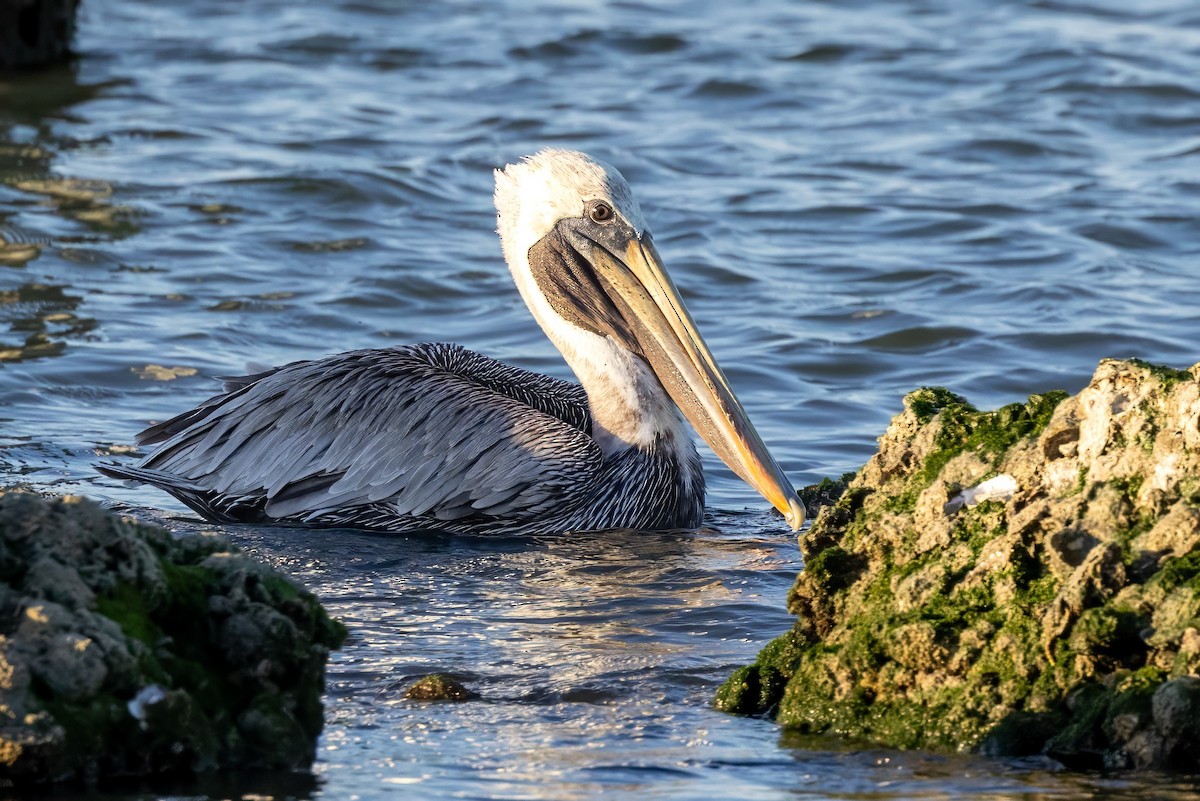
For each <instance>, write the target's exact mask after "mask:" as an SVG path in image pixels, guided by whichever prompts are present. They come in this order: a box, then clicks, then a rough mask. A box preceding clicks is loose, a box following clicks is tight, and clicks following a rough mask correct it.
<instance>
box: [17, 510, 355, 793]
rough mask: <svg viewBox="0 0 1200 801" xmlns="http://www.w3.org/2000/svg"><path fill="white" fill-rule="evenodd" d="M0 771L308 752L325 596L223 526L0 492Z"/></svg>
mask: <svg viewBox="0 0 1200 801" xmlns="http://www.w3.org/2000/svg"><path fill="white" fill-rule="evenodd" d="M0 578H2V579H3V581H2V582H0V783H2V784H4V785H7V786H17V787H20V786H24V785H28V784H37V783H43V782H51V781H93V780H96V779H103V778H106V777H115V776H123V775H147V774H173V773H183V774H191V773H196V772H206V771H215V770H227V769H242V768H254V769H284V770H290V769H294V768H297V767H303V766H306V765H308V764H310V763H311V762H312V760H313V756H314V749H315V746H316V738H317V736H318V734H319V733H320V731H321V727H322V724H323V720H322V705H321V695H322V692H323V690H324V677H325V662H326V660H327V658H328V655H329V651H330V649H333V648H336V647H338V646H339V645H340V644H341V642H342V640H343V639H344V637H345V629H344V628H343V627H342V626H341V624H339V623H337V622H336V621H334V620H331V619H330V618H329V617H328V616H327V615H326V614H325V611H324V610H323V609H322V608H321V605H320V604H319V603H318V602H317V600H316V598H315V597H313V596H312V595H311V594H310V593H308V592H306V591H305V590H303V589H301V588H299V587H297V586H296V585H295V584H293V583H292V582H291V581H289V580H288V579H286V578H284V577H282V576H280V575H279V574H277V573H276V572H275V571H274V570H272V569H271V568H270V567H268V566H266V565H265V564H263V563H261V562H259V561H257V560H255V559H253V558H251V557H250V556H248V555H246V554H243V553H240V552H238V551H237V550H236V549H235V548H233V547H232V546H231V545H230V543H229V542H228V541H227V540H226V539H225V538H224V537H222V536H217V535H212V534H203V533H201V534H194V535H189V536H184V537H179V538H176V537H173V536H172V535H171V534H170V533H169V532H167V531H165V530H164V529H161V528H157V527H153V526H147V525H143V524H141V523H138V522H137V521H135V520H132V519H130V518H124V517H120V516H118V515H115V514H112V513H111V512H107V511H105V510H103V509H101V508H100V507H99V506H97V505H96V504H94V503H92V502H90V501H86V500H84V499H82V498H78V497H65V498H59V499H55V500H45V499H43V498H41V497H39V496H37V495H34V494H30V493H24V492H8V493H3V494H0Z"/></svg>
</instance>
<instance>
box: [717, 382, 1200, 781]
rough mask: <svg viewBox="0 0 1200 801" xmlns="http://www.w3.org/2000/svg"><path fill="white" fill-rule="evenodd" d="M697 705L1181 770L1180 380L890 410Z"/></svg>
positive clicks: (1193, 399) (837, 728)
mask: <svg viewBox="0 0 1200 801" xmlns="http://www.w3.org/2000/svg"><path fill="white" fill-rule="evenodd" d="M905 406H906V408H905V411H904V412H903V413H901V414H900V415H898V416H897V417H896V418H894V419H893V420H892V422H891V425H890V426H889V428H888V431H887V433H886V434H885V435H884V436H883V437H882V438H881V439H880V442H879V451H878V453H877V454H876V455H875V456H874V457H872V458H871V460H870V461H869V462H868V463H867V464H866V465H865V466H864V467H863V468H862V469H861V470H860V471H859V472H858V473H857V475H856V476H855V478H854V479H853V481H851V482H850V483H849V484H848V486H847V487H846V488H845V492H844V493H843V494H842V495H841V496H840V497H838V498H837V499H836V501H835V502H834V503H833V505H830V506H826V507H825V508H822V509H821V510H820V512H819V513H818V514H817V515H816V518H815V520H814V522H813V524H812V527H811V528H810V529H809V530H807V531H805V532H803V533H802V535H801V539H800V544H801V548H802V550H803V553H804V561H805V569H804V570H803V571H802V572H801V573H800V575H799V576H798V577H797V580H796V583H795V585H794V587H793V588H792V591H791V593H790V594H789V598H788V605H789V610H790V611H791V612H792V613H793V614H795V615H797V619H796V622H795V625H794V626H793V628H792V630H791V631H790V632H788V633H786V634H784V635H783V636H781V637H779V638H778V639H776V640H775V641H774V642H772V643H771V644H770V645H768V646H767V647H766V648H765V649H764V650H763V651H762V652H761V653H760V654H759V657H758V660H757V661H756V663H755V664H754V665H751V666H749V667H746V668H742V669H741V670H739V671H737V673H735V674H734V675H733V677H731V678H730V679H729V681H727V682H726V683H725V685H724V686H723V687H722V688H721V689H720V691H719V692H718V693H717V696H716V699H715V702H714V703H715V705H716V706H717V707H718V708H720V709H723V710H727V711H730V712H738V713H742V714H773V715H774V717H775V718H776V720H778V721H779V723H781V724H782V725H784V726H786V727H790V728H794V729H798V730H800V731H802V732H806V733H833V734H840V735H844V736H850V737H855V738H864V739H869V740H873V741H876V742H879V743H883V744H887V745H892V746H898V747H911V748H925V749H935V750H939V749H940V750H979V751H982V752H984V753H989V754H997V755H1021V754H1032V753H1039V752H1040V753H1044V754H1047V755H1050V756H1052V757H1054V758H1056V759H1058V760H1060V761H1062V762H1064V763H1065V764H1068V765H1072V766H1079V767H1098V768H1110V769H1113V768H1126V767H1128V768H1170V769H1182V770H1191V771H1196V770H1200V722H1198V721H1200V677H1198V670H1200V634H1198V633H1197V632H1200V365H1196V366H1195V367H1193V368H1191V370H1189V371H1180V370H1171V369H1168V368H1160V367H1154V366H1151V365H1148V364H1145V363H1143V362H1138V361H1114V360H1106V361H1104V362H1101V364H1100V366H1099V367H1098V369H1097V370H1096V373H1095V375H1094V376H1093V378H1092V380H1091V382H1090V384H1089V385H1088V386H1087V387H1086V388H1085V389H1084V390H1083V391H1081V392H1080V393H1079V394H1078V395H1076V396H1074V397H1067V395H1066V394H1065V393H1060V392H1057V393H1048V394H1045V395H1034V396H1031V397H1030V398H1029V400H1028V401H1027V402H1026V403H1023V404H1012V405H1010V406H1006V407H1004V408H1002V409H999V410H997V411H994V412H980V411H978V410H976V409H975V408H974V407H972V406H971V405H970V404H969V403H968V402H967V401H966V400H965V399H963V398H961V397H960V396H957V395H955V394H953V393H951V392H948V391H946V390H944V389H923V390H918V391H916V392H913V393H911V394H910V395H909V396H908V397H907V398H906V399H905Z"/></svg>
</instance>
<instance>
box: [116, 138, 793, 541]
mask: <svg viewBox="0 0 1200 801" xmlns="http://www.w3.org/2000/svg"><path fill="white" fill-rule="evenodd" d="M495 179H496V192H495V203H496V211H497V220H498V223H499V225H498V228H499V234H500V240H501V243H502V246H503V250H504V256H505V259H506V261H507V262H508V266H509V268H510V270H511V272H512V276H513V279H514V280H515V281H516V285H517V289H518V290H519V291H520V293H521V297H522V298H524V300H525V303H526V304H527V305H528V306H529V310H530V311H531V312H532V313H533V316H534V318H535V319H536V320H537V322H538V324H539V325H541V327H542V330H544V331H545V332H546V334H547V336H549V338H550V340H551V341H552V342H553V343H554V345H555V346H556V347H557V348H558V350H559V351H560V352H561V353H562V355H563V358H564V359H565V360H566V361H567V364H568V365H569V366H570V368H571V369H572V371H574V373H575V376H576V377H577V378H578V379H579V383H578V384H576V383H573V382H569V381H562V380H559V379H556V378H551V377H549V376H544V375H539V374H537V373H532V372H528V371H526V370H523V369H521V368H519V367H514V366H512V365H508V364H504V363H502V362H499V361H496V360H494V359H491V358H488V357H487V356H483V355H481V354H479V353H475V352H473V351H470V350H467V349H465V348H463V347H461V346H459V345H452V344H442V343H432V344H421V345H406V346H400V347H392V348H384V349H376V350H356V351H350V352H348V353H341V354H337V355H335V356H328V357H326V358H323V359H317V360H312V361H298V362H292V363H291V364H287V365H284V366H282V367H278V368H275V369H271V370H267V371H265V372H260V373H257V374H255V375H248V376H241V377H236V378H230V379H226V380H225V381H226V383H225V387H224V392H223V393H222V394H219V395H216V396H215V397H213V398H210V399H209V400H207V401H205V402H204V403H202V404H200V405H199V406H197V407H196V408H195V409H192V410H190V411H187V412H184V413H183V414H180V415H178V416H177V417H174V418H172V419H170V420H167V421H166V422H163V423H159V424H157V425H154V426H151V427H150V428H147V429H146V430H145V431H143V432H142V433H141V434H139V435H138V437H137V442H138V444H139V445H157V446H158V447H157V449H156V450H155V451H154V452H153V453H151V454H150V455H149V456H148V457H146V458H145V459H143V460H142V461H141V462H140V463H139V464H137V465H136V466H125V465H120V464H107V465H100V466H98V469H99V470H100V471H101V472H102V473H104V474H105V475H108V476H111V477H114V478H120V479H130V480H134V481H139V482H143V483H147V484H152V485H154V486H156V487H159V488H161V489H163V490H165V491H167V492H169V493H170V494H171V495H174V496H175V497H176V498H178V499H179V500H180V501H182V502H183V503H185V504H187V505H188V506H189V507H191V508H192V509H193V510H195V511H196V512H198V513H199V514H200V515H201V516H203V517H204V518H206V519H208V520H211V521H216V522H222V523H259V524H279V525H290V526H311V527H325V528H331V527H348V528H363V529H373V530H382V531H393V532H399V531H409V530H418V529H439V530H444V531H450V532H458V533H501V534H537V533H547V532H565V531H596V530H603V529H615V528H625V529H641V530H662V529H694V528H697V527H698V526H699V525H700V523H701V520H702V517H703V512H704V475H703V472H702V471H701V464H700V456H699V454H698V453H697V451H696V446H695V444H694V443H693V442H692V439H691V436H690V434H689V433H688V431H687V429H686V427H685V424H684V422H683V419H682V417H681V414H680V413H681V412H682V415H683V416H686V418H687V419H688V420H689V421H690V422H691V424H692V426H693V427H694V428H695V430H696V431H697V432H698V433H699V435H700V436H701V437H703V438H704V440H705V441H706V442H707V443H708V444H709V445H710V446H711V447H712V449H713V451H714V452H715V453H716V454H717V456H718V457H720V458H721V460H722V461H724V462H725V464H727V465H728V466H729V468H730V469H731V470H733V472H734V473H736V474H737V475H738V476H739V477H741V478H742V479H743V480H744V481H746V482H747V483H748V484H749V485H750V486H752V487H754V488H755V489H756V490H758V492H759V493H760V494H761V495H762V496H763V497H764V498H766V499H767V500H768V501H769V502H770V503H771V504H772V505H773V506H774V507H775V508H776V509H778V510H779V511H780V512H782V513H783V515H784V517H785V518H786V520H787V522H788V523H789V524H790V525H791V527H792V529H793V530H794V529H797V528H799V527H800V525H801V523H803V522H804V514H805V510H804V505H803V504H802V503H801V501H800V499H799V498H798V497H797V496H796V491H795V489H794V487H793V486H792V484H791V483H790V482H789V481H788V479H787V478H786V477H785V475H784V473H783V470H782V469H781V468H780V467H779V465H778V464H777V463H776V462H775V460H774V459H773V458H772V457H771V454H770V453H769V452H768V450H767V447H766V445H764V444H763V441H762V439H761V438H760V437H759V435H758V433H757V432H756V431H755V430H754V426H753V425H751V423H750V419H749V418H748V417H747V415H746V412H745V410H744V409H743V408H742V405H741V403H740V402H739V401H738V399H737V397H736V396H735V395H734V393H733V390H732V389H731V388H730V386H729V382H728V380H726V378H725V375H724V373H723V372H722V371H721V368H720V367H718V366H717V362H716V360H715V359H714V358H713V356H712V354H711V353H710V352H709V349H708V346H707V345H706V344H705V343H704V340H703V339H702V338H701V337H700V333H699V331H698V330H697V329H696V323H695V321H694V320H693V319H692V317H691V315H690V314H689V313H688V311H687V309H686V308H685V307H684V304H683V300H682V299H681V298H680V296H679V292H678V290H677V289H676V288H675V286H674V284H673V283H672V282H671V279H670V278H669V277H668V276H667V273H666V270H665V269H664V267H663V264H662V261H661V260H660V258H659V255H658V252H657V250H656V249H655V247H654V243H653V240H652V238H651V236H650V231H649V229H648V227H647V225H646V220H645V218H644V217H643V216H642V212H641V209H640V208H639V207H638V203H637V201H636V200H635V199H634V196H633V193H632V192H631V191H630V189H629V185H628V184H627V183H626V182H625V179H624V178H623V177H622V176H621V174H620V173H619V172H617V170H616V169H614V168H613V167H611V166H608V165H607V164H604V163H602V162H600V161H597V160H595V159H592V158H591V157H589V156H586V155H584V154H582V153H577V152H572V151H566V150H542V151H540V152H539V153H537V154H535V155H533V156H529V157H526V158H525V159H523V160H522V161H521V162H519V163H516V164H510V165H508V166H507V167H505V168H504V169H501V170H496V171H495Z"/></svg>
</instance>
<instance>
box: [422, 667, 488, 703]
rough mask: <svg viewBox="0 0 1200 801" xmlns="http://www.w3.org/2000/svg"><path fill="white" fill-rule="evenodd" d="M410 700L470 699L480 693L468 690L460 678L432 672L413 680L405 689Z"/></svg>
mask: <svg viewBox="0 0 1200 801" xmlns="http://www.w3.org/2000/svg"><path fill="white" fill-rule="evenodd" d="M404 697H405V698H407V699H408V700H410V701H470V700H472V699H473V698H478V697H479V695H478V694H476V693H473V692H471V691H470V690H468V689H467V688H466V687H465V686H463V684H462V683H461V682H460V681H458V679H456V678H454V677H453V676H447V675H446V674H445V673H431V674H429V675H428V676H424V677H422V678H420V679H418V680H417V681H415V682H413V684H412V686H410V687H409V688H408V689H406V690H405V691H404Z"/></svg>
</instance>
